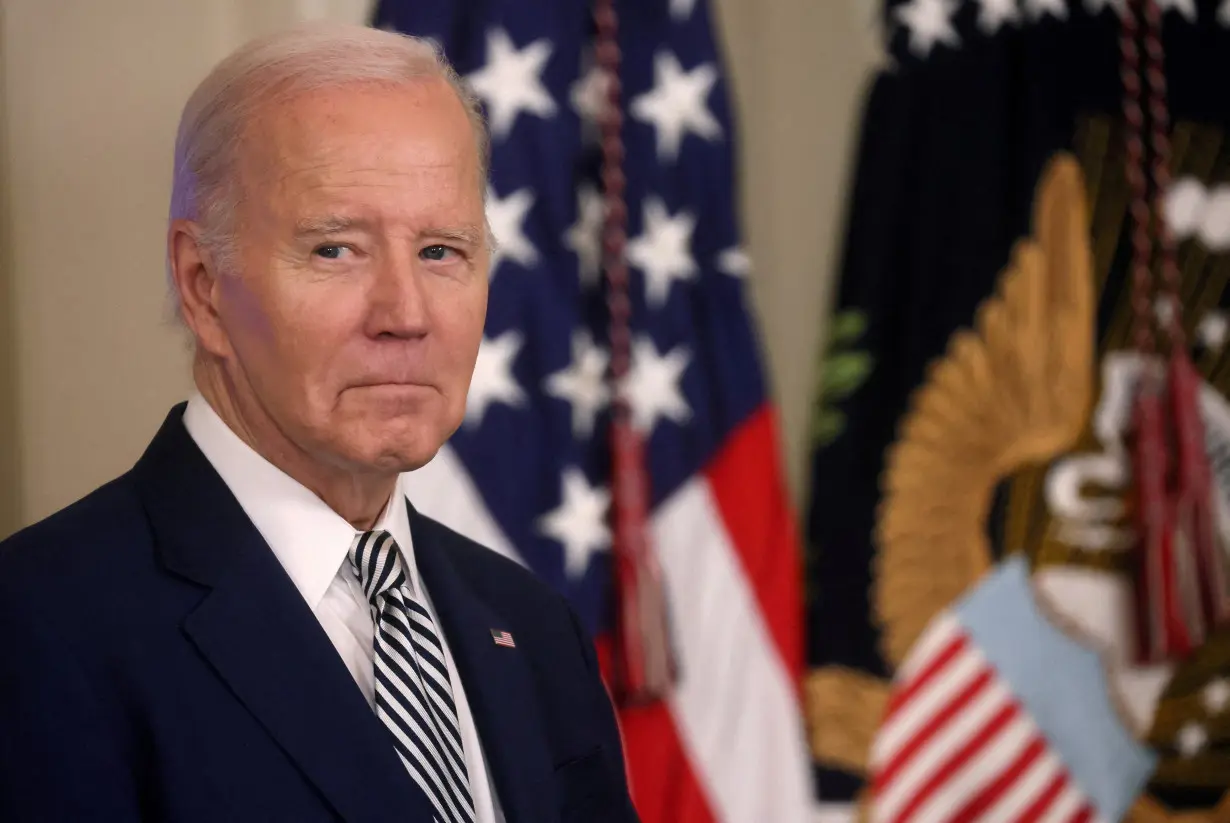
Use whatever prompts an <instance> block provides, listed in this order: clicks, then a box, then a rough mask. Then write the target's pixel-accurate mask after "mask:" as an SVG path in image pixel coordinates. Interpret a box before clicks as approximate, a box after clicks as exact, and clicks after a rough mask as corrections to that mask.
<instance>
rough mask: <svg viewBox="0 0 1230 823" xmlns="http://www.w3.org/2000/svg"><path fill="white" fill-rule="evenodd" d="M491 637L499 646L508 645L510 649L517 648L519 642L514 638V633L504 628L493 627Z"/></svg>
mask: <svg viewBox="0 0 1230 823" xmlns="http://www.w3.org/2000/svg"><path fill="white" fill-rule="evenodd" d="M491 639H492V640H494V641H495V645H497V646H507V647H508V648H510V649H515V648H517V643H516V641H515V640H513V636H512V634H510V633H509V632H506V631H504V630H503V629H492V630H491Z"/></svg>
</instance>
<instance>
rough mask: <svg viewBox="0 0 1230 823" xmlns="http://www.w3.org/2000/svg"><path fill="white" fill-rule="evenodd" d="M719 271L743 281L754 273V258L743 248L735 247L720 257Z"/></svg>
mask: <svg viewBox="0 0 1230 823" xmlns="http://www.w3.org/2000/svg"><path fill="white" fill-rule="evenodd" d="M717 269H718V271H720V272H721V273H722V274H726V275H729V276H731V277H737V278H739V279H740V280H742V279H743V278H745V277H747V276H748V275H749V274H751V273H752V258H750V257H748V254H747V252H745V251H744V250H743V249H742V248H741V247H739V246H735V247H734V248H730V249H727V250H726V251H724V252H722V253H721V254H719V255H718V259H717Z"/></svg>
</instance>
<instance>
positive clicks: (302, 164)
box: [216, 79, 490, 472]
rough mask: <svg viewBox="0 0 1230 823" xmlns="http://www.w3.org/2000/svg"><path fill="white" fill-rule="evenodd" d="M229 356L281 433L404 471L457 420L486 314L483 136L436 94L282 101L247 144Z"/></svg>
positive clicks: (408, 89) (340, 93) (345, 92)
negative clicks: (477, 139)
mask: <svg viewBox="0 0 1230 823" xmlns="http://www.w3.org/2000/svg"><path fill="white" fill-rule="evenodd" d="M241 155H242V159H241V161H240V169H239V173H240V180H241V181H242V202H241V204H240V206H239V207H238V209H237V211H236V214H235V223H234V225H235V235H236V239H237V246H236V258H235V259H236V260H237V261H238V266H237V269H238V271H237V272H235V273H233V274H232V276H223V277H221V278H219V280H218V281H217V286H216V288H217V293H216V297H217V310H218V316H219V320H220V323H221V326H222V329H223V333H224V335H225V337H226V339H227V342H228V343H229V348H230V349H231V351H230V353H229V355H226V356H224V363H225V366H224V367H225V369H226V371H227V374H228V376H229V379H230V380H231V381H233V383H234V384H235V385H237V386H244V384H246V387H247V388H246V392H245V393H246V394H248V395H249V396H250V397H251V398H253V399H254V400H255V401H256V402H257V403H258V404H259V405H260V406H261V410H260V411H261V412H262V413H263V414H264V415H265V416H267V417H268V418H269V419H270V420H271V421H272V422H273V424H274V425H275V426H277V427H278V429H279V430H280V431H281V433H282V435H283V436H285V437H286V438H287V439H289V440H290V441H291V442H292V443H294V444H295V446H297V447H298V448H300V449H302V450H304V451H305V452H307V453H308V454H309V455H310V456H312V457H313V458H314V459H316V460H320V461H323V462H325V463H329V464H332V465H334V466H336V467H338V468H342V469H349V470H354V469H359V470H376V471H380V472H392V471H407V470H410V469H414V468H418V467H419V466H421V465H423V464H424V463H426V462H427V461H428V460H430V459H431V458H432V456H433V455H434V454H435V453H436V450H437V449H438V448H439V447H440V445H441V444H442V443H443V442H444V441H445V440H446V439H448V437H449V436H450V435H451V434H452V433H453V432H454V431H455V430H456V429H457V427H458V426H459V425H460V423H461V420H462V418H463V416H464V413H465V401H466V393H467V391H468V388H469V384H470V377H471V374H472V372H473V369H474V363H475V359H476V358H477V356H478V347H479V343H480V342H481V339H482V330H483V321H484V317H485V314H486V308H487V269H488V265H489V262H490V261H489V251H488V248H487V243H486V234H485V221H484V214H483V202H482V189H483V182H482V180H481V179H480V169H479V164H478V153H477V147H476V145H475V136H474V133H473V130H472V128H471V125H470V121H469V120H468V118H467V117H466V114H465V111H464V110H463V108H462V105H461V103H460V101H459V100H458V99H457V98H456V96H455V95H454V94H453V92H452V90H451V89H450V88H449V86H448V85H447V84H446V83H445V82H444V81H442V80H435V79H432V80H423V81H420V82H417V83H414V84H411V85H407V86H401V87H397V88H388V87H379V86H357V87H356V86H351V87H348V88H345V87H344V88H338V89H330V90H323V91H318V92H313V93H310V94H306V95H303V96H300V97H298V98H296V99H293V100H290V101H287V102H285V103H283V104H281V105H279V106H276V107H274V108H273V109H271V110H269V111H268V112H267V113H266V114H265V115H264V116H262V117H260V118H259V119H257V120H256V121H254V122H253V123H252V124H251V126H250V128H249V129H248V131H247V132H246V133H245V135H244V148H242V149H241Z"/></svg>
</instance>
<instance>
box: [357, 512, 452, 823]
mask: <svg viewBox="0 0 1230 823" xmlns="http://www.w3.org/2000/svg"><path fill="white" fill-rule="evenodd" d="M350 563H351V565H352V567H353V569H354V572H355V576H356V577H358V579H359V582H360V583H361V584H362V586H363V592H364V594H366V595H367V600H368V602H369V603H370V604H371V610H372V622H373V623H374V624H375V627H376V632H375V641H374V649H375V655H374V656H375V664H374V665H375V673H376V715H377V716H378V717H379V718H380V719H381V720H382V721H384V724H385V726H387V727H388V729H389V731H391V732H392V733H393V745H394V746H395V747H396V748H397V753H398V754H399V755H400V756H401V760H402V763H404V764H405V766H406V770H407V771H409V772H410V776H411V777H412V778H413V779H414V782H415V783H417V784H418V786H419V788H420V789H422V790H423V792H424V793H425V794H426V795H427V797H428V798H429V799H430V800H431V802H432V804H433V805H434V806H435V809H436V820H437V823H473V821H474V802H473V800H471V799H470V781H469V777H468V775H467V774H466V764H465V755H464V752H463V749H462V745H461V728H460V725H459V724H458V721H457V705H456V704H455V703H454V702H453V689H452V685H451V684H450V682H449V676H448V666H447V665H446V664H445V662H444V648H443V647H442V646H441V645H440V638H439V637H438V636H437V635H436V627H435V625H434V623H433V622H432V619H431V615H429V614H428V613H427V610H426V609H425V608H423V606H422V604H421V603H418V602H417V601H415V599H414V595H413V594H412V587H411V583H410V581H409V579H408V578H407V577H406V572H405V566H404V565H403V564H402V558H401V550H400V549H399V548H398V547H397V542H396V541H395V540H394V539H393V535H391V534H389V533H388V532H386V531H371V532H364V533H362V534H359V535H357V536H356V537H355V540H354V543H353V544H351V547H350Z"/></svg>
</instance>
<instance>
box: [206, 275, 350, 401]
mask: <svg viewBox="0 0 1230 823" xmlns="http://www.w3.org/2000/svg"><path fill="white" fill-rule="evenodd" d="M276 277H277V275H276V274H272V275H271V276H270V278H269V279H268V280H267V281H265V282H262V283H257V284H252V286H251V287H250V286H249V284H245V283H242V282H238V283H236V285H234V286H233V287H231V288H232V290H233V294H232V295H229V296H228V301H227V302H228V304H229V306H230V308H231V310H230V312H229V313H228V314H229V317H227V318H225V319H224V320H225V322H226V326H227V330H228V334H230V336H231V338H232V340H235V342H236V348H237V349H238V350H239V351H240V356H241V358H242V359H243V360H244V361H245V363H246V365H247V366H248V367H249V368H252V367H254V368H259V369H261V371H263V372H265V373H264V374H263V375H262V377H263V379H264V380H265V381H267V382H291V383H307V384H311V383H315V382H320V380H321V379H323V376H324V374H325V373H327V371H328V369H329V364H330V363H331V361H332V356H331V354H332V353H334V352H337V351H339V350H340V349H341V348H342V345H343V343H344V341H345V339H346V336H347V334H348V330H349V329H352V328H353V327H354V322H353V317H354V316H357V315H360V314H361V306H358V307H356V301H355V300H354V296H353V295H352V294H347V293H344V292H340V291H339V290H333V292H335V293H329V291H330V290H328V289H290V288H278V283H277V281H276Z"/></svg>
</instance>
